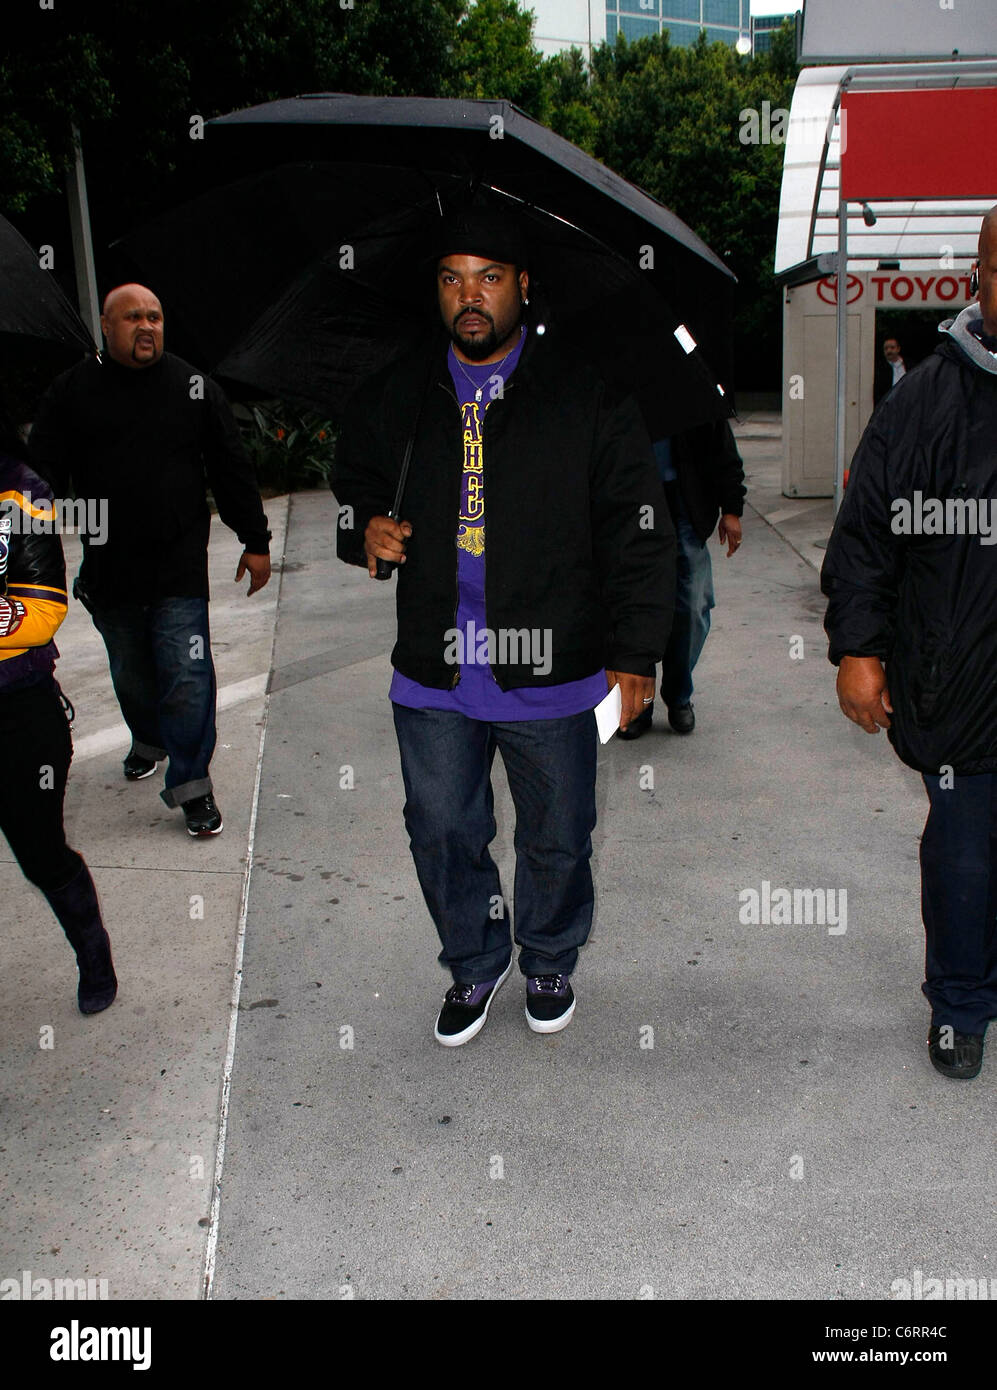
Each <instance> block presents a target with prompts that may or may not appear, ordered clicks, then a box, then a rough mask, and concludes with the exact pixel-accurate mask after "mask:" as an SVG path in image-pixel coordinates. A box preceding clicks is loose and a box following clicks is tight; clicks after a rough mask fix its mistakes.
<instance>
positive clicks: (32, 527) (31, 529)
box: [0, 412, 118, 1014]
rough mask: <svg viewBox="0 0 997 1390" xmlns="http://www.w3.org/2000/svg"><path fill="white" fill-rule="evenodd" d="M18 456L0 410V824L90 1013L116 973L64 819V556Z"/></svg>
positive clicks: (112, 991)
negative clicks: (65, 950) (46, 910)
mask: <svg viewBox="0 0 997 1390" xmlns="http://www.w3.org/2000/svg"><path fill="white" fill-rule="evenodd" d="M24 455H25V451H24V449H23V447H22V445H21V442H20V439H19V437H18V435H17V432H16V430H14V428H13V427H12V426H11V425H10V424H9V423H8V422H7V420H6V419H5V418H4V416H3V414H2V412H0V745H2V747H3V750H4V754H3V775H2V776H0V830H2V831H3V833H4V835H6V837H7V840H8V842H9V844H10V847H11V850H12V851H13V853H14V857H15V858H16V860H17V862H18V864H19V866H20V868H21V871H22V872H23V874H24V876H25V878H27V879H28V880H29V882H31V883H33V884H34V885H35V886H36V887H37V888H39V889H40V890H41V891H42V893H43V894H44V895H45V897H46V898H47V899H48V902H49V906H50V907H51V908H52V911H53V912H54V913H55V915H56V917H57V918H58V919H59V923H60V925H61V926H62V929H63V931H64V932H65V933H66V936H67V937H68V939H69V943H70V945H71V946H72V948H73V950H74V951H75V952H76V961H77V965H78V966H79V987H78V990H77V1000H78V1002H79V1007H80V1011H81V1013H84V1014H95V1013H99V1012H100V1011H101V1010H102V1009H106V1008H107V1007H108V1005H110V1004H111V1003H113V1001H114V997H115V995H116V994H117V989H118V981H117V978H116V976H115V973H114V964H113V962H112V960H111V943H110V940H109V939H108V935H107V932H106V931H105V930H104V924H103V921H102V919H101V914H100V906H99V904H98V902H97V893H96V889H95V888H94V883H93V879H92V878H91V877H90V870H89V869H88V868H87V866H86V864H85V862H84V860H83V857H82V855H80V854H78V853H77V852H76V850H74V849H71V848H70V846H69V845H68V844H67V843H66V831H65V827H64V825H63V799H64V797H65V792H66V779H67V777H68V775H69V764H70V761H71V759H72V756H73V743H72V738H71V736H70V732H69V724H68V722H67V719H66V714H65V710H64V708H63V700H62V694H61V691H60V690H59V686H58V685H57V683H56V679H55V662H56V658H57V657H58V655H59V652H58V649H57V648H56V645H55V642H54V641H53V640H52V639H53V637H54V636H55V633H56V631H57V629H58V627H59V625H60V623H61V622H62V620H63V618H64V617H65V616H66V607H67V597H66V564H65V560H64V559H63V554H62V541H61V539H60V537H59V534H58V532H57V531H56V529H55V526H54V524H53V522H54V515H55V511H54V508H53V506H52V501H53V498H52V492H51V489H50V488H49V486H48V484H47V483H44V482H43V481H42V479H41V478H39V477H38V475H37V474H36V473H34V472H33V471H32V470H31V469H30V468H29V467H28V465H27V464H26V463H25V461H24Z"/></svg>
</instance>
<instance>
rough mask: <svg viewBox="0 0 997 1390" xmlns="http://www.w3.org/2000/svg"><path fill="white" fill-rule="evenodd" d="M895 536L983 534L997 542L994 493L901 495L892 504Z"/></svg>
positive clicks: (990, 542) (990, 541) (987, 540)
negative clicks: (928, 495)
mask: <svg viewBox="0 0 997 1390" xmlns="http://www.w3.org/2000/svg"><path fill="white" fill-rule="evenodd" d="M890 511H891V512H892V513H893V516H892V519H891V521H890V530H891V531H892V532H893V534H894V535H895V536H979V538H980V545H997V502H995V501H994V500H993V499H992V498H990V497H946V498H944V499H943V498H941V497H925V496H924V494H923V493H921V492H915V493H914V496H913V497H912V498H907V497H897V498H894V500H893V502H891V504H890Z"/></svg>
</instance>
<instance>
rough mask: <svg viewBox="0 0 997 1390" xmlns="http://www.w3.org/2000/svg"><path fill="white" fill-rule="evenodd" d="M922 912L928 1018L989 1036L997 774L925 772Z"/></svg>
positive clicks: (996, 969) (996, 996) (994, 998)
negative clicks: (944, 781)
mask: <svg viewBox="0 0 997 1390" xmlns="http://www.w3.org/2000/svg"><path fill="white" fill-rule="evenodd" d="M924 785H925V786H926V787H927V789H928V796H929V798H930V801H931V809H930V811H929V812H928V821H927V824H926V825H925V827H924V834H923V835H922V836H921V911H922V915H923V917H924V928H925V946H926V950H925V981H924V985H923V986H922V988H923V990H924V993H925V995H926V996H927V998H928V999H929V1000H930V1001H931V1021H932V1023H935V1024H938V1025H939V1027H941V1026H942V1025H944V1024H946V1023H948V1024H951V1025H952V1027H954V1028H955V1029H957V1030H958V1031H959V1032H960V1033H985V1032H986V1028H987V1024H988V1023H989V1022H990V1020H991V1019H993V1018H997V774H995V773H980V774H978V775H976V776H965V777H964V776H957V777H955V778H954V780H953V785H952V786H951V787H948V786H946V787H943V786H942V785H941V778H940V777H934V776H926V777H925V778H924Z"/></svg>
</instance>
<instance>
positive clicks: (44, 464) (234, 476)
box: [29, 352, 270, 603]
mask: <svg viewBox="0 0 997 1390" xmlns="http://www.w3.org/2000/svg"><path fill="white" fill-rule="evenodd" d="M29 452H30V458H31V463H32V467H34V468H35V470H36V471H37V472H38V473H39V474H40V475H41V476H42V477H43V478H45V479H46V481H48V482H49V483H50V485H51V487H52V490H53V492H54V493H55V495H56V496H57V497H67V496H69V495H70V490H72V492H73V493H75V496H76V497H77V498H78V499H84V500H86V501H87V503H88V505H89V506H90V507H92V508H93V509H94V511H93V516H94V517H95V518H97V517H99V516H100V511H99V508H100V507H101V506H104V507H106V514H105V515H106V530H105V534H104V538H103V540H102V541H101V539H100V537H99V536H98V535H96V534H92V535H89V536H87V535H84V536H83V548H84V561H83V568H82V571H81V576H82V579H83V583H84V585H85V587H86V589H87V591H88V593H89V594H90V595H91V596H92V597H93V598H94V599H95V600H96V601H97V602H98V603H112V602H116V601H117V602H122V601H128V602H133V603H151V602H154V601H155V600H157V599H161V598H207V596H208V535H209V531H210V526H211V513H210V511H209V509H208V504H207V498H206V496H205V488H206V485H208V486H210V488H211V491H212V494H213V495H214V499H215V502H216V504H217V506H218V513H219V515H220V517H221V519H222V521H223V522H224V523H225V525H226V526H229V527H231V529H232V530H233V531H235V533H236V534H237V535H238V537H239V539H240V541H241V542H242V544H243V546H244V547H245V549H246V550H248V551H250V553H252V554H258V555H265V554H267V552H268V551H269V548H270V546H269V532H268V530H267V519H266V516H265V515H264V512H263V503H262V501H261V500H260V492H259V488H258V486H257V484H256V479H255V477H254V476H253V469H252V464H251V463H250V460H249V458H248V456H247V454H246V451H245V449H244V447H243V444H242V441H241V439H240V437H239V428H238V426H237V424H236V422H235V419H234V417H233V415H232V412H231V410H230V408H229V405H228V402H227V401H226V400H225V397H224V395H223V394H222V392H221V390H220V388H219V387H218V386H217V385H216V384H215V383H214V382H213V381H211V380H210V378H208V377H206V376H205V375H204V374H203V373H200V372H198V371H197V370H196V368H194V367H192V366H191V365H190V364H189V363H188V362H185V361H183V359H182V358H180V357H175V356H174V355H173V354H172V353H168V352H164V353H163V355H162V357H161V358H160V359H159V361H158V362H156V363H154V364H153V365H152V366H151V367H143V368H131V367H123V366H121V365H120V364H119V363H117V362H115V361H114V360H113V358H111V357H109V356H105V358H104V361H103V362H98V361H97V359H96V358H87V359H86V360H85V361H83V362H80V363H78V364H77V365H76V366H75V367H71V368H70V370H69V371H68V372H64V373H63V374H62V375H61V376H60V377H57V378H56V380H55V381H54V382H53V383H52V385H51V386H50V387H49V389H48V391H47V392H46V394H45V397H44V398H43V400H42V402H41V405H40V407H39V410H38V414H37V418H36V420H35V423H34V427H33V428H32V431H31V438H30V441H29Z"/></svg>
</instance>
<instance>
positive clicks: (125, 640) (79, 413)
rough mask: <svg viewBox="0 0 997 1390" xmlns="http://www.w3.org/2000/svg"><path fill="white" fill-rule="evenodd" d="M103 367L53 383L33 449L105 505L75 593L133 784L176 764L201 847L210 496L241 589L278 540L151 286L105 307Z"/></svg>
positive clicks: (204, 830)
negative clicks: (101, 528) (235, 559)
mask: <svg viewBox="0 0 997 1390" xmlns="http://www.w3.org/2000/svg"><path fill="white" fill-rule="evenodd" d="M100 323H101V330H102V332H103V334H104V338H105V341H106V345H107V348H106V352H105V354H104V358H103V360H102V361H101V360H98V359H97V358H87V359H85V360H84V361H83V362H80V363H78V364H77V365H76V366H75V367H72V368H70V370H69V371H68V372H64V373H63V374H62V376H60V377H58V378H57V379H56V380H55V382H54V383H53V384H52V386H51V387H50V388H49V390H48V392H47V393H46V395H45V397H44V398H43V400H42V402H41V405H40V406H39V410H38V416H37V419H36V420H35V423H34V426H33V428H32V431H31V437H30V440H29V449H30V455H31V461H32V464H33V466H34V468H35V469H36V470H37V472H38V473H39V474H41V476H42V477H43V478H45V479H46V481H47V482H48V483H49V484H50V485H51V486H52V489H53V492H54V493H55V495H56V496H57V497H60V496H61V497H65V496H67V495H68V493H69V489H70V488H72V489H73V490H74V491H75V494H76V497H77V498H78V499H79V500H82V501H86V502H87V503H93V504H94V505H95V506H96V505H104V504H106V508H107V534H106V536H100V537H97V536H88V535H86V534H84V535H83V564H82V567H81V569H80V574H79V578H78V580H77V582H76V584H75V585H74V589H73V592H74V593H75V594H76V596H77V597H78V598H79V599H80V600H81V602H83V604H84V605H85V607H86V608H87V609H88V611H89V612H90V613H91V615H92V617H93V621H94V626H95V627H96V628H97V630H98V631H99V632H100V634H101V636H102V637H103V639H104V645H105V646H106V648H107V656H108V662H109V665H110V670H111V681H112V683H113V685H114V693H115V695H116V696H117V699H118V704H119V705H120V706H121V713H122V715H123V716H124V720H125V723H126V724H127V725H128V728H129V730H130V731H131V735H132V746H131V750H130V752H129V754H128V756H127V758H126V759H125V762H124V775H125V777H126V778H127V779H128V780H130V781H138V780H141V779H142V778H145V777H151V776H152V775H153V774H154V773H155V771H156V767H157V765H158V762H159V760H160V759H162V758H168V759H169V766H168V768H167V771H166V778H165V788H164V790H163V791H162V792H161V793H160V794H161V796H162V798H163V800H164V801H165V802H166V804H167V806H179V807H181V808H182V810H183V814H184V821H185V824H186V827H187V831H188V833H189V834H190V835H192V836H195V837H203V836H210V835H217V834H219V833H220V831H221V830H222V816H221V812H220V811H219V809H218V807H217V805H216V804H215V800H214V796H213V794H212V783H211V777H210V774H209V771H208V768H209V764H210V762H211V757H212V754H213V753H214V748H215V697H216V688H215V670H214V664H213V662H212V659H211V645H210V634H209V629H208V536H209V531H210V526H211V514H210V512H209V510H208V504H207V498H206V495H205V490H206V488H207V487H210V488H211V492H212V495H213V497H214V499H215V503H216V505H217V507H218V513H219V515H220V517H221V519H222V521H223V522H225V524H226V525H227V526H229V527H231V529H232V530H233V531H235V532H236V534H237V535H238V537H239V539H240V541H241V542H242V545H243V547H244V549H243V553H242V556H241V558H240V560H239V565H238V569H237V571H236V576H235V578H236V582H238V581H239V580H241V579H242V577H243V575H244V574H246V572H247V571H248V573H249V576H250V587H249V593H250V594H254V593H256V591H257V590H258V589H262V588H263V586H264V585H265V584H266V583H267V581H268V579H269V578H270V554H269V551H270V532H269V531H268V529H267V519H266V516H265V515H264V513H263V504H262V502H261V500H260V492H259V488H258V487H257V484H256V479H255V477H254V476H253V469H252V465H251V463H250V461H249V458H248V456H247V454H246V452H245V449H244V447H243V445H242V441H241V439H240V437H239V430H238V426H237V425H236V422H235V419H234V418H233V415H232V412H231V410H230V409H229V406H228V403H227V401H226V400H225V397H224V396H223V395H222V392H221V390H220V389H219V388H218V387H217V386H216V385H215V383H214V382H213V381H211V380H209V379H208V378H207V377H205V376H204V375H203V374H202V373H199V372H198V371H196V369H195V368H194V367H192V366H191V365H190V364H189V363H188V362H185V361H183V359H182V358H179V357H176V356H174V355H173V354H172V353H168V352H164V350H163V309H162V305H161V304H160V302H159V300H158V299H157V298H156V296H155V295H154V294H153V293H152V291H151V290H149V289H147V288H146V287H145V286H144V285H119V286H118V287H117V288H116V289H113V290H111V292H110V293H109V294H108V295H107V297H106V299H105V301H104V311H103V314H102V315H101V321H100Z"/></svg>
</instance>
